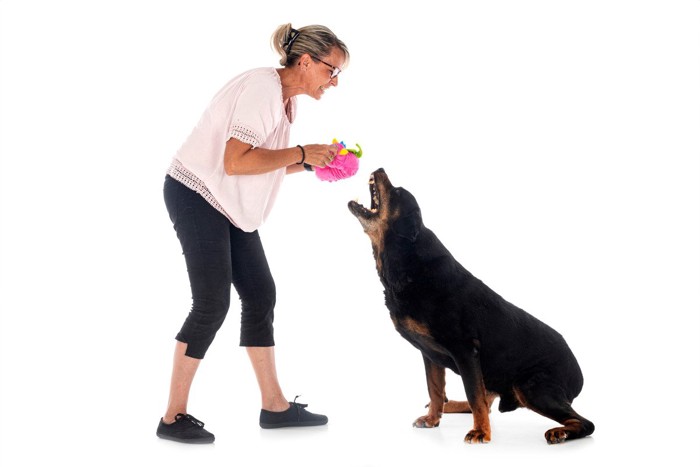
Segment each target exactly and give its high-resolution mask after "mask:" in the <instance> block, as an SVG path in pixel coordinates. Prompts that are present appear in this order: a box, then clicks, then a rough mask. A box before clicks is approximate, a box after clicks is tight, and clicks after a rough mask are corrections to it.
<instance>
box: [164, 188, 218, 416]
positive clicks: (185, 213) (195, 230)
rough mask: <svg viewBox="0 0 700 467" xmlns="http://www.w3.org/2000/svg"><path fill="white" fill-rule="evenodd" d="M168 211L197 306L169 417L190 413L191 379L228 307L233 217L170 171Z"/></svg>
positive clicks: (180, 339) (176, 371) (178, 351)
mask: <svg viewBox="0 0 700 467" xmlns="http://www.w3.org/2000/svg"><path fill="white" fill-rule="evenodd" d="M164 196H165V203H166V207H167V208H168V214H169V215H170V219H171V221H172V222H173V227H174V228H175V231H176V232H177V237H178V239H179V240H180V244H181V245H182V251H183V254H184V256H185V263H186V265H187V273H188V276H189V280H190V288H191V292H192V309H191V311H190V313H189V314H188V315H187V319H186V320H185V322H184V324H183V325H182V328H181V329H180V332H179V333H178V334H177V336H176V340H177V343H176V345H175V355H174V357H173V369H172V376H171V382H170V396H169V401H168V407H167V409H166V413H165V415H164V417H163V421H164V423H169V422H172V421H173V420H174V418H175V416H176V415H177V414H178V413H182V414H187V401H188V398H189V392H190V387H191V386H192V380H193V379H194V376H195V374H196V372H197V368H198V367H199V362H200V361H201V359H202V358H204V355H205V353H206V351H207V349H208V348H209V346H210V345H211V343H212V341H213V340H214V337H215V336H216V333H217V331H218V330H219V328H220V327H221V325H222V324H223V322H224V319H225V317H226V314H227V312H228V308H229V304H230V296H231V261H230V254H231V252H230V246H231V245H230V241H229V226H230V222H229V221H228V219H226V217H224V216H223V215H222V214H221V213H219V212H218V211H217V210H216V209H214V208H213V207H212V206H211V205H209V204H208V203H207V202H206V200H204V198H203V197H202V196H201V195H199V194H197V193H196V192H194V191H192V190H190V189H189V188H187V187H186V186H184V185H183V184H181V183H179V182H177V181H175V180H174V179H172V178H170V177H166V181H165V185H164Z"/></svg>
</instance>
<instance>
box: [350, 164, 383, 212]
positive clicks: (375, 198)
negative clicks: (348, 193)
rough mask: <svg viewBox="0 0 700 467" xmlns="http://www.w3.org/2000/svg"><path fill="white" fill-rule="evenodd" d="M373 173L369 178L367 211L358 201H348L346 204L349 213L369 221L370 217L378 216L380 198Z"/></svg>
mask: <svg viewBox="0 0 700 467" xmlns="http://www.w3.org/2000/svg"><path fill="white" fill-rule="evenodd" d="M375 173H376V172H375ZM375 173H372V174H371V175H370V176H369V194H370V197H371V201H370V207H369V209H367V208H366V207H364V206H363V205H362V204H360V203H359V202H358V201H350V202H349V203H348V208H350V211H351V212H352V213H353V214H354V215H355V216H357V217H360V216H361V217H364V218H365V219H369V218H370V217H373V216H376V215H378V214H379V207H380V196H379V190H377V183H376V181H375Z"/></svg>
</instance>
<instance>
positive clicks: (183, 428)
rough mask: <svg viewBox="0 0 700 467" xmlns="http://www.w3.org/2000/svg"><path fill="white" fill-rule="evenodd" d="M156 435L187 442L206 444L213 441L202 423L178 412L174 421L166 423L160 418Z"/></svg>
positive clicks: (212, 436) (211, 435) (212, 437)
mask: <svg viewBox="0 0 700 467" xmlns="http://www.w3.org/2000/svg"><path fill="white" fill-rule="evenodd" d="M156 435H157V436H158V437H159V438H162V439H169V440H171V441H178V442H180V443H188V444H207V443H213V442H214V435H213V434H212V433H209V432H208V431H207V430H205V429H204V423H202V422H200V421H199V420H197V419H196V418H194V417H193V416H192V415H186V414H182V413H179V414H177V415H175V422H174V423H171V424H170V425H167V424H165V423H163V419H162V418H161V419H160V423H159V424H158V430H156Z"/></svg>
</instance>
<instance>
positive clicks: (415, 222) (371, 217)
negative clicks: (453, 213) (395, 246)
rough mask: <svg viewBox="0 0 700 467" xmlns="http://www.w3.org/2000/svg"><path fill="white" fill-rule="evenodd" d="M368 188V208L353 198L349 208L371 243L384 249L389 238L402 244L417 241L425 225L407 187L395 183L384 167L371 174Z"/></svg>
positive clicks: (379, 248)
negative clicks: (393, 183) (369, 199)
mask: <svg viewBox="0 0 700 467" xmlns="http://www.w3.org/2000/svg"><path fill="white" fill-rule="evenodd" d="M369 191H370V195H371V198H372V200H371V204H370V208H369V209H367V208H365V207H364V206H363V205H361V204H359V203H357V202H356V201H350V202H349V203H348V208H349V209H350V212H351V213H353V215H354V216H355V217H357V219H358V220H359V221H360V224H362V228H363V229H364V231H365V233H367V235H369V238H370V239H371V240H372V246H374V247H375V249H378V250H379V251H381V250H382V249H383V248H384V245H385V242H386V240H387V239H388V238H389V237H392V238H395V239H398V240H399V241H400V243H404V242H409V243H413V242H415V241H416V239H417V238H418V235H419V234H420V231H421V228H422V226H423V219H422V216H421V212H420V207H419V206H418V202H417V201H416V198H414V197H413V195H412V194H411V193H410V192H409V191H408V190H405V189H404V188H401V187H395V186H394V185H392V184H391V182H390V181H389V177H388V176H387V174H386V172H385V171H384V169H378V170H376V171H375V172H373V173H372V174H371V175H370V178H369ZM375 253H377V251H376V250H375Z"/></svg>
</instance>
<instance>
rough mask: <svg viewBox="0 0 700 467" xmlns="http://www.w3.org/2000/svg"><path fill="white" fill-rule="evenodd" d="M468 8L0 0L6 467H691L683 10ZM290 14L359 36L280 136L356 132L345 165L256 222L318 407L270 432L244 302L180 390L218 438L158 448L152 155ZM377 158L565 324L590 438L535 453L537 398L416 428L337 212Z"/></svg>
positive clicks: (160, 153) (613, 0) (178, 306)
mask: <svg viewBox="0 0 700 467" xmlns="http://www.w3.org/2000/svg"><path fill="white" fill-rule="evenodd" d="M457 3H458V2H452V1H445V0H434V1H431V2H420V3H418V2H411V1H405V2H400V3H399V2H397V3H395V4H387V2H384V3H381V2H376V1H375V2H363V1H353V2H315V1H296V2H293V1H286V2H281V1H277V0H275V1H250V2H241V1H233V0H230V1H206V0H205V1H201V0H199V1H196V2H195V1H192V2H182V1H165V0H161V1H143V0H139V1H136V0H122V1H119V2H116V1H115V2H105V1H87V0H86V1H65V0H64V1H31V0H23V1H19V0H17V1H12V0H11V1H8V0H1V1H0V156H1V159H0V164H1V165H0V195H1V197H0V209H1V211H0V229H1V230H0V235H1V237H0V240H1V241H0V281H1V282H0V294H1V295H0V307H1V308H0V310H1V311H0V364H1V371H0V418H1V420H0V464H2V465H3V466H7V467H10V466H13V467H14V466H24V465H46V464H48V463H53V462H59V461H60V462H61V463H64V462H65V463H69V464H71V465H80V466H83V465H105V466H107V465H109V466H111V465H115V466H116V465H119V466H122V465H128V464H133V465H227V466H229V465H249V464H250V463H251V462H253V461H254V462H255V465H295V466H296V465H312V466H320V465H342V466H346V465H347V466H383V465H407V466H413V465H466V464H467V463H469V462H488V463H489V465H512V464H514V463H518V464H520V465H538V466H542V465H555V464H562V463H564V464H567V465H591V464H592V463H595V462H597V463H599V464H600V463H602V462H605V463H606V464H607V463H609V462H611V461H612V462H615V463H618V462H628V463H634V462H641V461H647V462H649V463H654V464H659V463H666V462H667V460H668V459H672V458H674V457H675V458H676V459H679V460H678V461H677V462H674V465H695V466H697V465H698V461H699V460H700V457H699V451H698V448H697V440H698V436H700V428H698V419H699V418H700V413H699V411H698V403H697V399H698V395H700V361H699V360H700V340H699V339H698V332H699V331H700V324H699V323H700V318H698V314H699V313H700V135H699V130H700V3H699V2H697V1H674V0H663V1H662V0H659V1H640V0H630V1H618V0H588V1H577V2H569V1H562V0H552V1H496V0H494V1H488V2H486V1H484V2H471V1H470V2H459V4H460V9H457V7H456V6H455V5H457ZM380 6H381V8H380ZM286 22H292V23H293V25H294V26H302V25H306V24H313V23H319V24H324V25H327V26H329V27H330V28H331V29H332V30H333V31H334V32H336V33H337V34H338V36H339V37H340V38H341V39H343V40H344V41H345V42H346V43H347V45H348V47H349V49H350V52H351V63H350V66H349V67H348V68H347V69H346V70H345V71H344V72H343V73H342V74H341V75H340V80H339V81H340V84H339V86H338V87H337V88H336V89H332V90H331V91H329V92H328V93H326V96H324V97H323V99H322V100H321V101H320V102H316V101H314V100H312V99H310V98H308V97H306V96H302V97H300V99H299V116H298V120H297V122H296V123H295V125H294V127H293V131H292V144H306V143H320V142H329V141H330V140H331V139H332V138H334V137H336V138H339V139H344V140H345V141H346V142H347V143H349V144H350V145H352V144H354V143H360V144H361V145H362V146H363V148H364V150H365V156H364V157H363V159H362V160H361V167H360V172H359V174H358V175H357V176H356V177H355V178H353V179H349V180H345V181H341V182H337V183H332V184H331V183H322V182H319V181H317V180H316V179H315V178H314V177H313V176H312V175H310V174H299V175H295V176H293V177H290V178H288V179H287V180H286V181H285V184H284V186H283V190H282V193H281V197H280V199H279V201H278V203H277V205H276V207H275V210H274V211H273V213H272V215H271V217H270V218H269V221H268V223H267V224H265V225H264V226H263V227H262V228H261V230H260V232H261V236H262V238H263V242H264V244H265V247H266V251H267V255H268V259H269V261H270V263H271V267H272V269H273V273H274V275H275V278H276V282H277V286H278V306H277V310H276V322H275V323H276V338H277V357H278V368H279V374H280V379H281V382H282V384H283V388H284V390H285V392H286V395H287V397H288V398H290V399H292V398H293V397H294V396H295V395H297V394H301V399H300V400H301V401H302V402H308V403H310V404H311V405H310V407H309V409H310V410H312V411H317V412H321V413H325V414H327V415H328V416H329V417H330V420H331V421H330V424H329V425H328V426H327V427H322V428H314V429H302V430H281V431H263V430H260V429H259V427H258V425H257V421H258V419H257V417H258V411H259V407H260V406H259V394H258V389H257V385H256V383H255V379H254V376H253V372H252V370H251V367H250V364H249V362H248V360H247V357H246V355H245V351H244V350H243V349H241V348H239V347H238V345H237V343H238V331H239V318H238V309H237V301H236V300H235V298H234V300H233V307H232V311H231V314H230V316H229V319H228V320H227V321H226V323H225V324H224V327H223V328H222V330H221V331H220V333H219V336H218V337H217V339H216V341H215V342H214V344H213V345H212V347H211V348H210V351H209V353H208V355H207V358H206V359H205V360H204V361H203V363H202V365H201V367H200V372H199V374H198V376H197V378H196V380H195V384H194V387H193V390H192V395H191V400H190V407H189V409H190V411H191V413H193V414H194V415H195V416H196V417H198V418H200V419H202V420H204V421H205V422H206V424H207V428H209V429H211V431H213V432H214V433H215V434H216V436H217V441H216V443H215V445H213V446H194V447H193V446H182V445H178V444H175V443H169V442H165V441H161V440H158V439H157V438H156V436H155V429H156V426H157V422H158V419H159V417H160V416H161V415H162V413H163V411H164V409H165V405H166V399H167V389H168V383H169V377H170V364H171V358H172V350H173V345H174V340H173V337H174V335H175V333H176V332H177V330H178V329H179V327H180V325H181V323H182V321H183V319H184V317H185V315H186V313H187V311H188V310H189V287H188V283H187V277H186V273H185V267H184V261H183V259H182V256H181V255H180V250H179V244H178V242H177V239H176V237H175V233H174V231H173V230H172V227H171V225H170V221H169V219H168V217H167V214H166V211H165V207H164V204H163V200H162V181H163V177H164V173H165V169H166V168H167V166H168V164H169V161H170V158H171V157H172V155H173V154H174V152H175V151H176V150H177V148H178V147H179V145H180V144H181V143H182V141H183V140H184V139H185V137H186V136H187V135H188V133H189V131H190V130H191V128H192V127H193V126H194V124H195V123H196V121H197V120H198V119H199V116H200V114H201V112H202V110H203V109H204V107H205V106H206V104H207V103H208V101H209V99H210V98H211V97H212V96H213V95H214V93H215V92H216V91H218V89H219V88H220V86H221V85H223V84H224V83H225V82H226V81H228V79H230V78H231V77H232V76H234V75H235V74H238V73H239V72H242V71H244V70H246V69H248V68H251V67H257V66H276V65H277V60H278V58H277V57H276V56H275V55H274V53H273V52H272V50H271V49H270V46H269V38H270V35H271V34H272V32H273V30H274V29H275V28H276V27H277V26H278V25H280V24H282V23H286ZM378 167H384V168H385V169H386V170H387V172H388V174H389V176H390V177H391V179H392V181H393V182H394V184H395V185H402V186H404V187H405V188H407V189H408V190H410V191H411V192H412V193H413V194H414V195H415V196H416V197H417V199H418V200H419V202H420V203H421V205H422V208H423V215H424V221H425V223H426V225H427V226H428V227H430V228H431V229H433V230H434V231H435V232H436V233H437V234H438V236H439V237H440V238H441V239H442V241H443V243H445V244H446V245H447V246H448V248H450V249H451V251H452V253H453V254H454V256H455V257H456V258H457V259H458V260H460V262H462V264H463V265H464V266H465V267H466V268H467V269H469V270H470V271H471V272H472V273H473V274H475V275H476V276H477V277H479V278H481V279H482V280H484V282H486V283H487V284H488V285H490V286H491V287H492V288H493V289H495V290H496V291H497V292H499V293H500V294H501V295H503V296H504V297H505V298H506V299H508V300H509V301H511V302H513V303H515V304H517V305H518V306H520V307H522V308H524V309H525V310H527V311H529V312H530V313H532V314H534V315H535V316H537V317H538V318H540V319H542V320H543V321H545V322H547V323H548V324H550V325H551V326H553V327H554V328H555V329H557V330H558V331H559V332H561V333H562V334H563V335H564V337H565V338H566V339H567V341H568V342H569V345H570V346H571V347H572V349H573V350H574V353H575V354H576V355H577V358H578V360H579V363H580V364H581V367H582V369H583V371H584V375H585V378H586V383H585V385H584V389H583V392H582V393H581V395H580V396H579V398H578V399H576V401H575V402H574V407H575V408H576V409H577V410H578V411H579V412H580V413H581V414H582V415H584V416H586V417H588V418H590V419H591V420H593V421H594V422H595V423H596V427H597V429H596V432H595V434H594V435H593V437H591V438H589V439H585V440H581V441H577V442H572V443H566V444H564V445H561V446H547V445H546V443H545V441H544V438H543V436H542V435H543V433H544V431H545V430H546V429H548V428H551V427H552V426H554V423H553V422H551V421H550V420H547V419H545V418H543V417H540V416H539V415H536V414H534V413H532V412H528V411H526V410H519V411H516V412H513V413H507V414H500V413H498V412H497V411H496V410H494V412H493V413H492V425H493V441H492V442H491V443H490V444H489V445H486V446H470V445H466V444H464V443H463V442H462V439H463V437H464V435H465V434H466V432H467V431H468V430H469V428H470V426H471V416H470V415H447V416H445V417H444V419H443V423H442V426H441V427H440V428H438V429H435V430H418V429H414V428H412V427H411V422H412V421H413V419H414V418H416V417H417V416H419V415H422V414H423V413H424V412H425V409H424V408H423V405H424V404H425V403H427V400H428V397H427V391H426V389H425V382H424V377H423V368H422V362H421V358H420V354H419V353H418V352H417V351H416V350H415V349H414V348H413V347H411V346H410V345H409V344H408V343H407V342H405V341H404V340H403V339H401V338H400V336H399V335H398V334H397V333H396V332H395V331H394V330H393V328H392V324H391V321H390V320H389V317H388V312H387V310H386V308H385V307H384V305H383V297H382V291H381V288H380V284H379V281H378V279H377V276H376V271H375V269H374V264H373V260H372V255H371V248H370V243H369V240H368V238H367V237H366V236H365V235H364V234H363V232H362V229H361V227H360V225H359V223H358V222H357V221H356V220H355V219H354V217H353V216H352V215H350V213H349V212H348V211H347V208H346V204H347V202H348V200H350V199H353V198H356V197H357V198H359V199H360V201H361V202H364V203H365V204H366V203H368V202H369V195H368V190H367V186H366V181H367V177H368V175H369V173H370V172H371V171H372V170H374V169H376V168H378ZM453 376H454V375H452V374H450V377H449V379H448V388H447V389H448V396H449V397H452V398H455V399H461V398H463V397H464V392H463V389H462V388H461V386H460V382H459V380H458V379H456V377H454V378H453ZM494 408H495V407H494Z"/></svg>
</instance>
